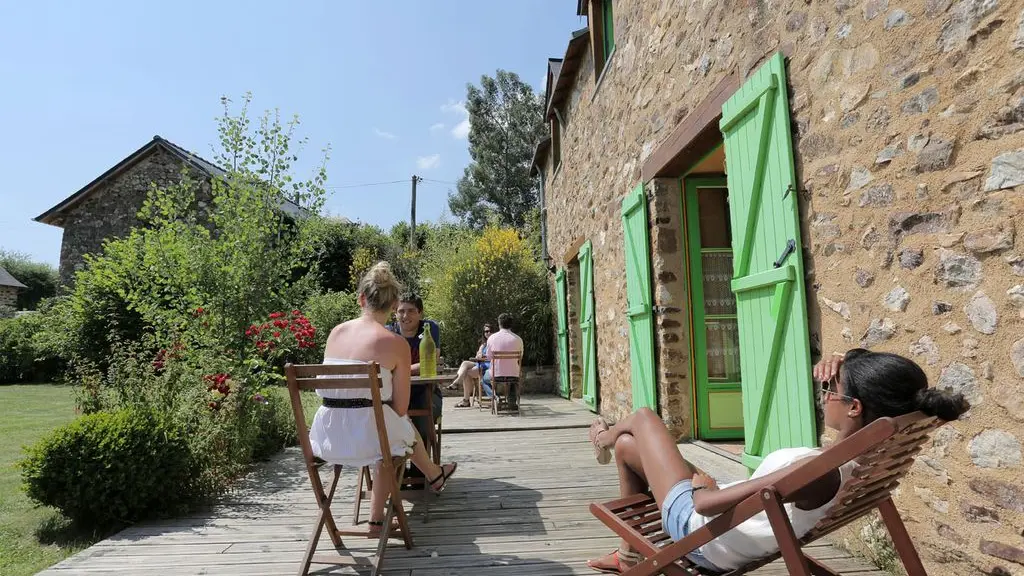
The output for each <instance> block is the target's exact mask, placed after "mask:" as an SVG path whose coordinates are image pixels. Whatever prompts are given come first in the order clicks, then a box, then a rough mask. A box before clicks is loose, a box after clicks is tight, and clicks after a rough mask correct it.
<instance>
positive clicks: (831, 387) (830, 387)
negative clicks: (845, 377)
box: [818, 374, 855, 403]
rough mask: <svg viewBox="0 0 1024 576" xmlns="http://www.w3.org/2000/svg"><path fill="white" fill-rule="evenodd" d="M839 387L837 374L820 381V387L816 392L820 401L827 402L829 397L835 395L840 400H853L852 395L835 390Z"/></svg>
mask: <svg viewBox="0 0 1024 576" xmlns="http://www.w3.org/2000/svg"><path fill="white" fill-rule="evenodd" d="M838 387H839V374H836V375H835V376H833V377H831V378H829V379H828V380H825V381H824V382H822V383H821V387H820V389H819V390H818V393H819V394H820V395H821V401H822V402H823V403H824V402H828V400H829V398H832V397H836V398H839V399H841V400H846V401H852V400H855V398H854V397H853V396H847V395H846V394H840V393H839V392H837V389H838Z"/></svg>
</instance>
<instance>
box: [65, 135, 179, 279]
mask: <svg viewBox="0 0 1024 576" xmlns="http://www.w3.org/2000/svg"><path fill="white" fill-rule="evenodd" d="M181 167H182V161H181V159H179V158H178V157H176V156H174V155H172V154H171V153H170V152H167V151H166V150H164V149H162V148H159V147H158V148H156V149H155V151H154V152H153V153H151V154H149V155H148V156H146V157H145V158H143V159H142V160H140V161H139V162H138V163H136V164H135V165H133V166H131V167H129V168H128V169H127V170H125V171H123V172H121V173H120V174H117V175H115V176H113V177H112V178H111V179H109V180H107V181H106V182H104V183H103V184H102V185H101V186H100V188H99V189H98V190H94V191H93V192H92V193H91V194H90V195H89V196H88V197H87V198H86V199H85V200H84V201H82V202H81V203H79V204H78V205H76V206H74V207H73V208H71V210H70V213H69V214H68V216H67V218H66V220H65V222H64V225H63V228H64V236H63V240H62V242H61V249H60V279H61V283H63V284H67V285H70V284H72V283H73V282H74V276H75V272H77V271H78V270H80V269H82V268H83V267H84V266H85V255H86V254H96V253H99V252H100V251H101V250H102V248H103V241H104V240H106V239H108V238H120V237H123V236H127V235H128V232H129V231H130V230H131V229H132V228H133V227H135V226H137V225H139V223H140V222H139V219H138V216H137V215H138V212H139V209H140V208H142V204H143V202H145V200H146V194H147V193H148V192H149V188H150V185H151V184H153V183H155V184H156V185H157V186H159V187H165V186H169V185H172V184H176V183H178V182H179V180H180V178H181ZM196 176H197V177H198V174H196Z"/></svg>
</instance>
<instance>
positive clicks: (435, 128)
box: [430, 122, 444, 132]
mask: <svg viewBox="0 0 1024 576" xmlns="http://www.w3.org/2000/svg"><path fill="white" fill-rule="evenodd" d="M438 130H444V123H443V122H438V123H437V124H434V125H433V126H431V127H430V131H431V132H437V131H438Z"/></svg>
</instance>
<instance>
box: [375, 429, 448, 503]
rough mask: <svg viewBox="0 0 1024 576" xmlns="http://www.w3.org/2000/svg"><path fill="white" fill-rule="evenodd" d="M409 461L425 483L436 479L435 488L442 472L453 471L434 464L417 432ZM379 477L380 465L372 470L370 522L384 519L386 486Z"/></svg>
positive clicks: (445, 466) (446, 466)
mask: <svg viewBox="0 0 1024 576" xmlns="http://www.w3.org/2000/svg"><path fill="white" fill-rule="evenodd" d="M409 459H410V460H412V463H413V464H415V465H416V467H417V468H419V469H420V470H421V471H422V472H423V474H424V475H425V476H426V477H427V481H430V480H434V479H435V478H436V479H438V481H437V482H436V483H435V484H434V487H435V488H436V487H438V486H439V485H440V484H441V481H440V478H441V477H442V472H445V473H450V472H451V471H452V470H454V464H445V465H444V467H443V469H442V467H441V466H438V465H437V464H434V461H433V460H432V459H431V458H430V454H427V449H426V447H425V446H424V444H423V439H422V438H420V435H419V433H418V432H417V433H416V444H415V445H414V446H413V448H412V455H411V456H410V457H409ZM379 476H380V465H379V464H378V465H377V466H376V467H375V468H374V477H373V493H372V494H371V495H370V522H380V521H381V520H383V519H384V502H385V501H386V499H387V496H388V484H387V483H386V482H380V481H379Z"/></svg>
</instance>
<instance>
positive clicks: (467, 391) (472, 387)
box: [448, 324, 491, 408]
mask: <svg viewBox="0 0 1024 576" xmlns="http://www.w3.org/2000/svg"><path fill="white" fill-rule="evenodd" d="M490 335H491V325H490V324H484V335H483V337H481V338H480V347H479V348H477V350H476V356H474V358H486V357H487V338H488V337H490ZM490 368H491V363H490V361H486V360H485V361H483V362H473V361H472V360H464V361H463V362H462V364H460V365H459V371H458V374H457V375H456V376H455V380H452V383H451V384H449V385H448V389H449V390H454V389H455V387H456V386H458V385H459V384H462V401H461V402H459V403H458V404H456V405H455V407H456V408H469V406H470V400H471V399H472V398H473V395H474V393H475V392H476V388H477V386H476V385H477V381H478V380H480V379H481V378H483V383H482V386H481V388H483V394H484V397H485V398H487V397H490V395H491V373H490ZM481 375H482V376H481Z"/></svg>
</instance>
